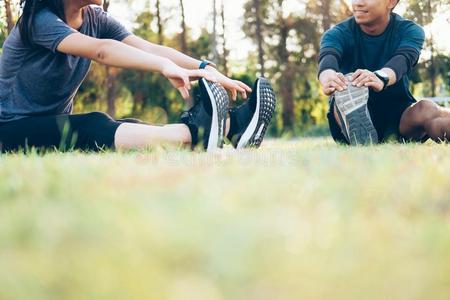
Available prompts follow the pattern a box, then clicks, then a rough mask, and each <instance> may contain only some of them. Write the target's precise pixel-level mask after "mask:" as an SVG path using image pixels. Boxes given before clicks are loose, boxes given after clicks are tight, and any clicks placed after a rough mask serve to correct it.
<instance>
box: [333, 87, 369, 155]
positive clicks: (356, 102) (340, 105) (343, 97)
mask: <svg viewBox="0 0 450 300" xmlns="http://www.w3.org/2000/svg"><path fill="white" fill-rule="evenodd" d="M334 99H335V104H336V108H337V113H338V115H339V118H340V120H341V124H342V126H343V131H344V132H343V133H344V135H346V138H347V140H348V142H349V143H350V145H352V146H357V145H370V144H377V143H378V134H377V131H376V129H375V126H374V125H373V123H372V119H371V118H370V113H369V108H368V105H367V103H368V100H369V89H368V88H367V87H355V86H353V85H349V86H348V89H347V90H344V91H342V92H336V93H335V95H334Z"/></svg>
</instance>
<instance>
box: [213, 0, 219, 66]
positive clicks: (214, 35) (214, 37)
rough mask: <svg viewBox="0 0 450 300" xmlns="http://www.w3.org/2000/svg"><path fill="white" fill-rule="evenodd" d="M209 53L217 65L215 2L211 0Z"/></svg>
mask: <svg viewBox="0 0 450 300" xmlns="http://www.w3.org/2000/svg"><path fill="white" fill-rule="evenodd" d="M211 52H212V56H213V57H212V59H213V61H215V62H216V63H217V61H218V56H219V55H218V54H217V5H216V0H213V29H212V38H211Z"/></svg>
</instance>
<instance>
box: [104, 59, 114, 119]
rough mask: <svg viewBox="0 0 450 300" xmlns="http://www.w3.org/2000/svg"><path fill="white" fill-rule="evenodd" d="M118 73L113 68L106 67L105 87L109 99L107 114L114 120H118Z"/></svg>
mask: <svg viewBox="0 0 450 300" xmlns="http://www.w3.org/2000/svg"><path fill="white" fill-rule="evenodd" d="M116 75H117V71H116V70H114V69H113V68H111V67H106V79H105V81H106V82H105V86H106V88H107V91H106V99H107V107H108V108H107V113H108V115H110V116H111V117H112V118H113V119H114V118H116V97H117V84H116Z"/></svg>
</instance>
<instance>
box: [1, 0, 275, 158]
mask: <svg viewBox="0 0 450 300" xmlns="http://www.w3.org/2000/svg"><path fill="white" fill-rule="evenodd" d="M21 4H22V5H23V12H22V15H21V17H20V19H19V21H18V23H17V25H16V26H15V27H14V29H13V31H12V32H11V34H10V35H9V37H8V38H7V40H6V41H5V43H4V45H3V54H2V56H1V57H0V148H1V149H0V150H1V151H10V150H17V149H19V148H22V147H60V146H61V145H63V146H64V147H71V148H75V149H82V150H94V151H95V150H99V149H104V148H109V149H134V148H145V147H149V146H152V145H156V144H160V143H175V144H191V145H192V146H193V147H194V146H196V145H197V144H200V143H202V144H203V146H204V148H205V149H207V150H214V149H216V148H221V147H222V145H223V140H224V135H225V134H226V133H228V138H230V139H231V140H234V141H235V145H237V141H236V140H239V139H241V138H242V137H243V136H244V137H246V139H248V140H245V141H244V142H242V139H241V143H240V144H241V146H244V147H245V146H259V144H260V143H261V141H262V137H261V134H262V135H264V133H265V129H266V128H267V126H268V124H269V121H270V118H271V116H272V113H273V109H274V107H275V97H274V96H273V92H272V90H271V88H270V85H268V82H267V81H265V80H263V81H262V83H261V80H260V81H259V82H257V84H256V85H255V87H256V88H257V89H264V91H266V92H265V93H253V97H251V100H250V101H247V102H246V104H244V105H243V106H242V107H238V108H237V109H235V110H233V112H232V115H231V116H230V117H231V118H230V119H231V124H230V121H228V122H227V118H228V101H229V100H228V94H227V92H226V91H225V89H227V90H228V91H229V92H231V94H232V98H233V99H236V96H237V94H238V93H241V94H242V96H243V98H246V93H247V92H251V89H250V88H249V87H248V86H247V85H245V84H244V83H242V82H240V81H236V80H232V79H230V78H227V77H226V76H224V75H222V74H221V73H220V72H218V71H217V70H216V69H215V67H214V65H213V64H212V63H210V62H207V61H203V62H202V61H199V60H196V59H194V58H191V57H189V56H187V55H184V54H182V53H180V52H178V51H176V50H174V49H171V48H168V47H164V46H160V45H155V44H152V43H150V42H147V41H145V40H143V39H141V38H139V37H137V36H135V35H133V34H131V33H130V32H129V31H127V30H126V29H125V28H124V27H123V26H122V25H121V24H120V23H119V22H117V21H116V20H115V19H113V18H112V17H111V16H109V15H108V14H107V13H105V12H104V11H103V10H102V9H101V8H100V7H97V6H90V5H91V4H93V5H99V6H101V5H102V4H103V0H90V1H86V0H66V1H64V0H21ZM92 60H94V61H96V62H98V63H101V64H104V65H108V66H114V67H120V68H127V69H134V70H140V71H149V72H159V73H161V74H162V75H163V76H165V77H166V78H167V79H168V80H169V81H170V83H171V84H172V85H173V87H174V88H176V89H178V91H179V92H180V93H181V95H182V97H183V98H184V99H187V98H188V97H189V90H190V88H191V83H190V82H191V81H193V80H197V79H199V78H201V79H200V88H201V92H202V93H201V94H202V97H201V99H200V101H198V102H197V104H196V105H195V106H194V107H193V108H192V109H191V110H190V111H189V112H186V113H185V114H184V115H183V117H182V119H181V123H180V124H172V125H166V126H151V125H147V124H143V123H139V122H137V123H136V122H127V121H117V120H113V119H112V118H111V117H109V116H108V115H106V114H104V113H100V112H93V113H87V114H79V115H73V114H71V113H72V107H73V99H74V96H75V94H76V92H77V90H78V88H79V86H80V85H81V83H82V82H83V80H84V78H85V77H86V74H87V72H88V71H89V67H90V64H91V61H92ZM267 91H268V93H267ZM257 94H261V95H262V94H264V95H265V96H264V97H263V99H260V97H259V96H257ZM267 95H268V96H267ZM252 99H253V100H252ZM256 103H257V104H258V105H255V104H256ZM272 107H273V108H272ZM267 108H269V113H270V114H269V118H267V117H266V118H264V119H260V120H256V122H255V118H257V117H256V116H259V115H262V114H261V110H262V109H266V110H267ZM230 119H228V120H230ZM230 128H231V130H230ZM256 131H258V132H256ZM202 134H203V136H202ZM256 134H258V141H257V142H256V143H255V135H256Z"/></svg>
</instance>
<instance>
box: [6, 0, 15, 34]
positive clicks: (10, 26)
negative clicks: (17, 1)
mask: <svg viewBox="0 0 450 300" xmlns="http://www.w3.org/2000/svg"><path fill="white" fill-rule="evenodd" d="M5 12H6V29H7V30H8V34H9V33H11V31H12V29H13V28H14V18H13V13H12V10H11V0H5Z"/></svg>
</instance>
